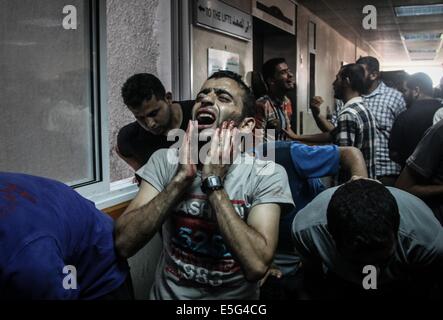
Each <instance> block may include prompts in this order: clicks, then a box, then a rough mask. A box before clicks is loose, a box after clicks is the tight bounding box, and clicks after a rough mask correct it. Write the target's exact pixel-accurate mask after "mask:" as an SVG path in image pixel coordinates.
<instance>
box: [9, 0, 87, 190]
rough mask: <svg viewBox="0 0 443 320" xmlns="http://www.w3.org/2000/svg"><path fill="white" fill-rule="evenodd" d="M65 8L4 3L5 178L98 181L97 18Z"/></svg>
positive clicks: (80, 6)
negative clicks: (93, 38)
mask: <svg viewBox="0 0 443 320" xmlns="http://www.w3.org/2000/svg"><path fill="white" fill-rule="evenodd" d="M65 5H66V3H64V2H60V1H59V0H39V1H35V0H0V26H1V27H0V74H1V76H0V88H1V89H0V110H1V117H0V139H1V140H0V149H1V150H2V151H1V153H0V170H1V171H13V172H23V173H29V174H34V175H39V176H45V177H50V178H53V179H57V180H61V181H63V182H65V183H68V184H70V185H76V184H79V183H84V182H88V181H92V180H94V168H95V166H94V159H95V157H94V152H95V151H94V134H93V132H94V121H93V114H94V113H93V98H92V94H93V92H94V90H93V82H92V77H91V74H92V65H91V50H92V48H91V26H90V16H91V12H90V8H89V1H81V0H70V1H69V5H72V6H73V7H74V8H75V9H76V12H75V11H72V10H70V11H69V12H67V13H63V7H64V6H65ZM71 9H72V7H71ZM75 13H76V15H75ZM68 15H69V17H74V16H76V18H77V21H76V22H77V26H76V27H77V28H76V29H68V30H66V29H65V28H64V26H63V20H64V18H66V17H67V16H68ZM65 20H67V22H70V23H71V24H70V25H71V26H72V27H74V26H75V25H74V23H75V20H72V19H65Z"/></svg>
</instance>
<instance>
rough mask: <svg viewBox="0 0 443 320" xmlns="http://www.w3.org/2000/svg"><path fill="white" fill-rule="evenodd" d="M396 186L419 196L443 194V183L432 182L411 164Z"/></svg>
mask: <svg viewBox="0 0 443 320" xmlns="http://www.w3.org/2000/svg"><path fill="white" fill-rule="evenodd" d="M395 186H396V187H397V188H400V189H403V190H405V191H407V192H409V193H412V194H413V195H415V196H417V197H419V198H429V197H436V196H443V185H437V184H431V183H430V181H429V179H426V178H425V177H423V176H421V175H420V174H419V173H418V172H416V171H414V170H413V169H412V168H410V167H409V166H406V167H405V168H404V169H403V171H402V172H401V174H400V177H399V178H398V179H397V182H396V183H395Z"/></svg>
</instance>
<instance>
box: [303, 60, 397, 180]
mask: <svg viewBox="0 0 443 320" xmlns="http://www.w3.org/2000/svg"><path fill="white" fill-rule="evenodd" d="M357 64H360V65H362V66H363V68H364V70H365V90H364V92H363V93H364V94H365V95H363V100H364V102H365V104H366V106H367V108H368V109H369V110H370V111H371V112H372V114H373V115H374V117H375V119H376V121H377V133H378V134H377V173H376V176H377V179H379V180H380V181H381V182H382V183H383V184H384V185H387V186H393V185H394V183H395V180H396V179H397V177H398V174H399V173H400V166H399V165H398V164H396V163H395V162H393V161H392V160H391V159H390V158H389V147H388V143H389V137H390V135H391V130H392V126H393V124H394V121H395V119H397V117H398V116H399V115H400V113H402V112H403V111H405V110H406V102H405V100H404V98H403V96H402V94H401V93H400V92H399V91H397V90H395V89H393V88H389V87H388V86H386V85H385V84H384V83H383V81H381V80H380V66H379V62H378V60H377V59H376V58H374V57H370V56H368V57H362V58H360V59H358V60H357ZM321 103H322V99H321V98H319V97H315V98H314V99H313V101H312V102H311V106H310V107H311V110H312V115H313V116H314V119H315V122H316V123H317V126H318V127H319V128H320V130H322V131H323V132H330V131H332V130H334V127H335V126H336V125H337V119H338V115H339V114H340V112H341V110H342V108H339V109H337V110H336V112H335V113H334V114H333V115H332V119H331V122H329V121H328V120H327V119H326V117H325V116H324V115H322V114H320V104H321Z"/></svg>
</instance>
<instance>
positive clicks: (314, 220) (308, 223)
mask: <svg viewBox="0 0 443 320" xmlns="http://www.w3.org/2000/svg"><path fill="white" fill-rule="evenodd" d="M337 188H338V187H333V188H329V189H326V190H325V191H323V192H321V193H320V194H319V195H318V196H317V197H315V199H314V200H312V201H311V202H310V203H309V204H308V205H307V206H306V207H304V208H303V209H301V210H300V211H299V212H298V213H297V214H296V216H295V219H294V222H293V231H294V232H301V231H304V230H311V229H313V228H318V227H322V226H326V224H327V219H326V212H327V208H328V205H329V201H330V200H331V197H332V195H333V194H334V192H335V191H336V190H337Z"/></svg>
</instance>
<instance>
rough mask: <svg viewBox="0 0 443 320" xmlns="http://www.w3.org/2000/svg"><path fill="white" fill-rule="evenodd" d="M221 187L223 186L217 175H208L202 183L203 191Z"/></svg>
mask: <svg viewBox="0 0 443 320" xmlns="http://www.w3.org/2000/svg"><path fill="white" fill-rule="evenodd" d="M221 188H223V183H222V181H221V178H220V177H219V176H209V177H207V178H206V179H205V180H204V181H203V183H202V190H203V192H205V193H207V192H208V191H213V190H218V189H221Z"/></svg>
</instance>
